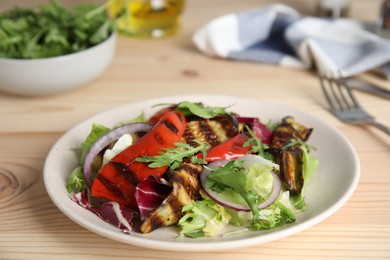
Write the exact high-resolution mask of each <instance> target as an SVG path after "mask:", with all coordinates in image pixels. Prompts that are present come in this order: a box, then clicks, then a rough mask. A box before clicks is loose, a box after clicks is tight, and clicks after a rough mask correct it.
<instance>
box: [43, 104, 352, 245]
mask: <svg viewBox="0 0 390 260" xmlns="http://www.w3.org/2000/svg"><path fill="white" fill-rule="evenodd" d="M185 100H188V101H193V102H203V103H205V104H207V105H209V106H231V105H233V106H232V107H231V108H230V111H235V112H238V113H240V114H241V115H244V116H254V117H260V118H261V119H262V120H263V121H264V122H267V121H268V120H270V119H271V120H272V121H273V122H277V121H279V120H280V119H281V118H282V117H284V116H286V115H292V116H294V117H295V118H296V120H297V121H299V122H301V123H302V124H304V125H306V126H307V127H313V128H314V131H313V134H312V136H311V137H310V139H309V143H310V144H312V145H314V146H315V147H316V148H317V151H315V152H314V153H315V156H316V157H317V159H318V160H319V164H320V165H319V168H318V170H317V172H316V174H315V176H314V178H313V180H312V182H311V184H310V186H309V187H308V190H307V198H306V202H307V204H308V207H309V210H308V211H306V212H303V213H299V214H298V216H297V221H296V223H293V224H287V225H285V226H283V227H281V228H278V229H274V230H271V231H257V232H253V231H248V232H243V233H241V234H239V235H235V236H229V237H217V238H197V239H191V238H186V237H178V233H177V230H175V228H173V227H169V228H161V229H159V230H156V231H154V232H152V233H150V234H146V235H144V234H138V233H135V232H133V233H131V234H130V235H128V234H124V233H122V232H121V231H120V230H118V229H116V228H115V227H113V226H111V225H109V224H107V223H106V222H104V221H103V220H101V219H99V218H98V217H97V216H96V215H94V214H93V213H91V212H89V211H88V210H85V209H84V208H82V207H80V206H78V205H77V204H76V203H75V202H73V201H71V200H70V199H69V194H68V193H67V191H66V188H65V186H66V180H67V177H68V176H69V174H70V172H71V171H72V170H73V169H74V168H75V166H76V165H77V163H78V158H79V147H80V143H81V142H83V140H84V139H85V137H86V135H87V134H88V133H89V131H90V129H91V125H92V123H99V124H103V125H106V126H113V125H115V124H116V123H117V122H120V121H126V120H129V119H131V118H134V117H136V116H138V115H139V114H140V113H141V112H142V111H144V112H145V115H146V116H150V115H151V114H152V113H153V111H156V110H157V109H158V108H152V106H153V105H155V104H161V103H174V102H179V101H185ZM359 176H360V165H359V160H358V157H357V154H356V152H355V150H354V148H353V147H352V145H351V144H350V143H349V142H348V140H347V139H346V138H345V137H344V136H343V135H342V134H341V133H340V132H339V131H338V130H336V129H335V128H333V127H332V126H329V125H328V124H326V123H324V122H322V121H321V120H319V119H317V118H315V117H313V116H310V115H309V114H306V113H304V112H301V111H298V110H296V109H293V108H290V107H287V106H284V105H280V104H277V103H272V102H269V101H265V100H254V99H244V98H238V97H229V96H177V97H167V98H159V99H152V100H146V101H142V102H137V103H132V104H128V105H124V106H121V107H118V108H114V109H112V110H109V111H107V112H104V113H101V114H99V115H96V116H94V117H91V118H89V119H87V120H86V121H84V122H82V123H80V124H78V125H77V126H75V127H74V128H72V129H70V130H69V131H68V132H67V133H66V134H65V135H63V136H62V137H61V138H60V139H59V140H58V141H57V143H56V144H55V145H54V146H53V148H52V149H51V151H50V152H49V154H48V156H47V159H46V162H45V166H44V183H45V187H46V190H47V192H48V194H49V196H50V198H51V199H52V200H53V202H54V204H55V205H56V206H57V207H58V208H59V209H60V210H61V211H62V212H63V213H64V214H65V215H66V216H68V217H69V218H70V219H72V220H73V221H75V222H76V223H78V224H79V225H81V226H82V227H84V228H86V229H89V230H90V231H92V232H95V233H97V234H100V235H102V236H104V237H107V238H111V239H113V240H117V241H120V242H123V243H128V244H131V245H136V246H141V247H147V248H153V249H159V250H172V251H197V252H200V251H217V250H230V249H235V248H241V247H247V246H252V245H256V244H261V243H265V242H270V241H274V240H277V239H280V238H284V237H287V236H290V235H292V234H295V233H297V232H300V231H303V230H305V229H307V228H309V227H311V226H313V225H315V224H317V223H319V222H321V221H322V220H324V219H326V218H327V217H329V216H330V215H332V214H333V213H334V212H336V211H337V210H338V209H339V208H341V207H342V206H343V205H344V204H345V203H346V202H347V200H348V199H349V198H350V197H351V195H352V193H353V192H354V190H355V188H356V186H357V184H358V181H359Z"/></svg>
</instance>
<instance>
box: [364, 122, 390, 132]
mask: <svg viewBox="0 0 390 260" xmlns="http://www.w3.org/2000/svg"><path fill="white" fill-rule="evenodd" d="M368 124H370V125H372V126H374V127H376V128H378V129H379V130H382V131H383V132H385V133H386V134H387V135H390V128H389V127H387V126H385V125H383V124H381V123H379V122H377V121H372V122H368Z"/></svg>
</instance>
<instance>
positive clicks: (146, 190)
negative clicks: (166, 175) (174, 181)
mask: <svg viewBox="0 0 390 260" xmlns="http://www.w3.org/2000/svg"><path fill="white" fill-rule="evenodd" d="M171 192H172V187H171V186H169V185H166V184H164V183H161V182H158V181H157V180H156V179H155V178H154V177H149V178H146V179H145V180H144V181H142V182H140V183H139V184H138V185H137V187H136V188H135V198H136V200H137V204H138V208H139V211H140V213H141V219H144V218H145V217H146V216H147V215H148V214H149V213H150V212H151V211H152V210H154V209H155V208H157V207H158V206H160V205H161V203H162V202H163V201H164V199H165V198H166V197H167V196H168V195H169V194H170V193H171Z"/></svg>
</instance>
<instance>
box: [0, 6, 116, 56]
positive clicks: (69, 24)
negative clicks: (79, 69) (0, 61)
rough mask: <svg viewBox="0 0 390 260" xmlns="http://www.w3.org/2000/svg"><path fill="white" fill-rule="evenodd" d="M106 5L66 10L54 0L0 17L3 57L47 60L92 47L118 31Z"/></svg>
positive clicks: (12, 11)
mask: <svg viewBox="0 0 390 260" xmlns="http://www.w3.org/2000/svg"><path fill="white" fill-rule="evenodd" d="M107 5H108V2H106V3H105V4H103V5H96V4H90V3H85V4H81V5H77V6H73V7H72V8H69V9H67V8H65V7H64V6H63V5H62V4H61V3H60V1H59V0H51V1H50V3H48V4H41V5H39V6H37V7H33V8H20V7H14V8H12V9H10V10H7V11H5V12H3V13H0V57H4V58H14V59H36V58H48V57H55V56H60V55H65V54H70V53H74V52H78V51H82V50H85V49H87V48H89V47H92V46H94V45H96V44H98V43H100V42H102V41H104V40H105V39H107V38H108V37H109V35H110V34H111V33H112V32H113V31H114V29H115V21H113V20H110V19H108V15H107V12H106V10H107Z"/></svg>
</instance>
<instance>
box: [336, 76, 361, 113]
mask: <svg viewBox="0 0 390 260" xmlns="http://www.w3.org/2000/svg"><path fill="white" fill-rule="evenodd" d="M338 81H339V82H340V84H341V86H343V88H344V89H345V92H346V93H347V95H348V97H349V99H350V101H351V102H352V105H353V107H354V108H361V106H360V104H359V102H358V101H357V99H356V98H355V95H354V94H353V93H352V91H351V89H350V88H349V87H348V84H347V82H346V81H345V78H343V77H340V78H339V80H338ZM353 107H350V108H353Z"/></svg>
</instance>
